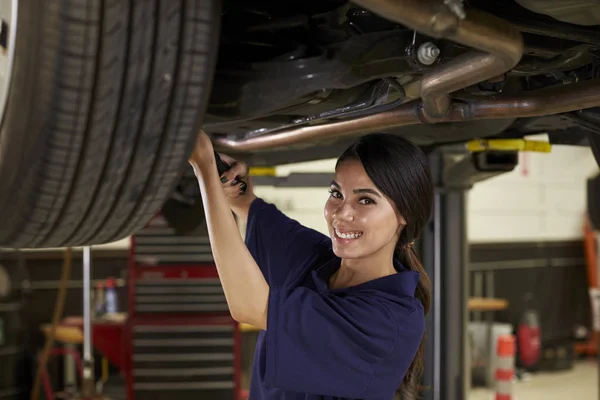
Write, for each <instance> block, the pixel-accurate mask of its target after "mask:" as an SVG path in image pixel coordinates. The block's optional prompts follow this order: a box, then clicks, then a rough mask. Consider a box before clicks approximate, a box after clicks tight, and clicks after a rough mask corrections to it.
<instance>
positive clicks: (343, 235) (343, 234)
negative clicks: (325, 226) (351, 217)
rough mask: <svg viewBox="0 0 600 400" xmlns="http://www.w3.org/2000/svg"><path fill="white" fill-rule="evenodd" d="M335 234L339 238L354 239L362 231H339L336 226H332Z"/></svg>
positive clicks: (360, 234)
mask: <svg viewBox="0 0 600 400" xmlns="http://www.w3.org/2000/svg"><path fill="white" fill-rule="evenodd" d="M333 230H334V232H335V235H336V236H337V237H338V238H340V239H344V240H354V239H358V238H359V237H361V236H362V234H363V233H362V232H360V231H353V232H342V231H340V230H339V229H338V228H333Z"/></svg>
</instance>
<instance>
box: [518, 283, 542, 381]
mask: <svg viewBox="0 0 600 400" xmlns="http://www.w3.org/2000/svg"><path fill="white" fill-rule="evenodd" d="M539 320H540V319H539V314H538V312H537V311H536V309H535V308H534V306H533V295H532V294H531V293H527V294H526V295H525V299H524V304H523V312H522V313H521V315H520V317H519V321H518V323H517V332H516V336H517V365H518V366H520V367H522V368H524V369H526V370H529V371H532V370H535V369H537V366H538V363H539V361H540V358H541V354H542V337H541V329H540V322H539Z"/></svg>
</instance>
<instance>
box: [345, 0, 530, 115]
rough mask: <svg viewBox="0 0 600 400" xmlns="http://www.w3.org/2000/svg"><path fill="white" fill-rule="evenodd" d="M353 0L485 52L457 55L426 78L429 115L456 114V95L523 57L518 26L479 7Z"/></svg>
mask: <svg viewBox="0 0 600 400" xmlns="http://www.w3.org/2000/svg"><path fill="white" fill-rule="evenodd" d="M353 2H354V3H355V4H357V5H359V6H361V7H363V8H365V9H367V10H370V11H372V12H373V13H375V14H378V15H379V16H381V17H383V18H386V19H389V20H392V21H394V22H398V23H400V24H402V25H404V26H407V27H409V28H412V29H414V30H416V31H418V32H421V33H423V34H425V35H428V36H431V37H434V38H437V39H447V40H451V41H454V42H456V43H459V44H462V45H465V46H468V47H471V48H473V49H476V50H479V51H473V52H469V53H466V54H464V55H462V56H460V57H457V58H455V59H453V60H452V61H450V62H448V63H447V64H444V65H443V66H441V67H440V68H439V69H437V70H434V71H432V72H430V73H429V74H427V75H425V76H424V77H423V79H422V81H421V99H422V101H423V109H424V111H425V115H426V116H427V118H428V119H435V118H438V117H442V116H444V115H446V114H447V113H448V112H450V109H451V102H452V101H451V99H450V93H452V92H455V91H457V90H460V89H463V88H465V87H467V86H470V85H473V84H476V83H479V82H483V81H486V80H488V79H490V78H494V77H496V76H499V75H502V74H504V73H505V72H506V71H509V70H510V69H512V68H513V67H514V66H515V65H517V63H518V62H519V60H521V57H522V55H523V38H522V36H521V33H520V32H519V31H518V30H517V29H516V28H514V27H513V25H511V24H510V23H508V22H507V21H504V20H502V19H500V18H497V17H494V16H493V15H490V14H487V13H482V12H479V11H477V10H469V12H468V14H464V13H463V12H462V8H461V7H462V5H461V4H459V5H456V3H451V2H450V1H444V2H442V1H441V0H438V1H431V0H353ZM447 4H448V5H447Z"/></svg>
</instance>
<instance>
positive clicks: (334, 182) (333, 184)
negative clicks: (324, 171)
mask: <svg viewBox="0 0 600 400" xmlns="http://www.w3.org/2000/svg"><path fill="white" fill-rule="evenodd" d="M331 186H334V187H336V188H338V189H341V186H340V184H339V183H337V182H336V181H331ZM352 192H353V193H370V194H372V195H375V196H377V197H381V195H380V194H379V193H377V191H376V190H373V189H368V188H364V189H354V190H353V191H352Z"/></svg>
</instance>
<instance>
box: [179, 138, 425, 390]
mask: <svg viewBox="0 0 600 400" xmlns="http://www.w3.org/2000/svg"><path fill="white" fill-rule="evenodd" d="M223 160H224V161H226V162H228V163H229V164H231V165H233V166H232V168H231V169H230V170H229V171H227V172H226V173H225V174H224V175H223V176H222V177H220V176H218V173H217V167H216V161H215V157H214V152H213V147H212V144H211V142H210V139H209V138H208V136H207V135H206V134H205V133H203V132H202V133H201V134H200V135H199V136H198V139H197V142H196V148H195V150H194V151H193V153H192V155H191V157H190V164H191V165H192V166H193V168H194V171H195V174H196V176H197V178H198V182H199V185H200V190H201V193H202V199H203V203H204V209H205V213H206V218H207V224H208V230H209V236H210V241H211V246H212V252H213V255H214V259H215V263H216V266H217V270H218V273H219V276H220V280H221V283H222V286H223V289H224V291H225V296H226V298H227V303H228V305H229V309H230V312H231V315H232V317H233V318H234V319H235V320H237V321H238V322H244V323H248V324H251V325H254V326H256V327H258V328H260V329H261V332H260V335H259V338H258V342H257V345H256V352H255V359H254V366H253V376H252V381H251V387H250V399H251V400H264V399H277V400H282V399H334V398H335V399H340V398H342V399H377V400H379V399H382V400H383V399H386V400H391V399H393V398H394V395H395V393H396V392H398V393H399V394H400V398H402V399H412V398H415V397H416V395H417V392H418V384H419V377H420V376H419V374H420V373H421V370H422V366H423V337H424V331H425V317H424V316H425V314H426V313H427V311H428V308H429V302H430V285H429V280H428V277H427V275H426V274H425V272H424V270H423V268H422V266H421V264H420V262H419V261H418V259H417V257H416V254H415V252H414V250H413V247H412V244H413V242H414V240H415V239H416V238H417V236H418V235H419V234H420V232H421V230H422V228H423V227H424V226H425V224H426V223H427V221H428V219H429V216H430V213H431V203H432V197H433V188H432V183H431V177H430V171H429V167H428V164H427V158H426V157H425V155H424V154H423V153H422V152H421V150H420V149H419V148H418V147H416V146H414V145H413V144H411V143H410V142H407V141H406V140H404V139H402V138H400V137H397V136H391V135H386V134H372V135H367V136H365V137H363V138H361V139H360V140H358V141H357V142H356V143H355V144H354V145H352V146H351V147H349V148H348V149H347V150H346V151H345V152H344V153H343V154H342V155H341V157H340V158H339V160H338V162H337V165H336V168H335V176H334V179H333V181H332V182H331V188H330V197H329V199H328V200H327V202H326V203H325V210H324V214H325V219H326V220H327V225H328V228H329V235H330V236H331V238H329V237H327V236H325V235H323V234H321V233H319V232H317V231H315V230H312V229H309V228H307V227H304V226H302V225H301V224H299V223H298V222H296V221H294V220H292V219H290V218H288V217H287V216H285V215H284V214H283V213H281V212H280V211H279V210H278V209H277V208H276V207H275V206H274V205H272V204H269V203H267V202H265V201H263V200H262V199H260V198H257V197H256V196H255V195H254V192H253V188H252V180H251V178H250V177H249V176H247V173H248V168H247V166H246V165H244V164H243V163H240V162H236V161H235V160H233V159H231V158H228V157H227V156H223ZM241 181H243V183H240V182H241ZM240 186H241V187H242V188H240ZM242 189H245V191H244V190H242ZM231 211H233V213H234V214H235V215H236V216H237V219H238V221H239V222H242V223H246V240H245V243H244V241H243V240H242V237H241V235H240V234H239V229H238V227H237V225H236V222H235V220H234V218H233V216H232V213H231Z"/></svg>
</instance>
